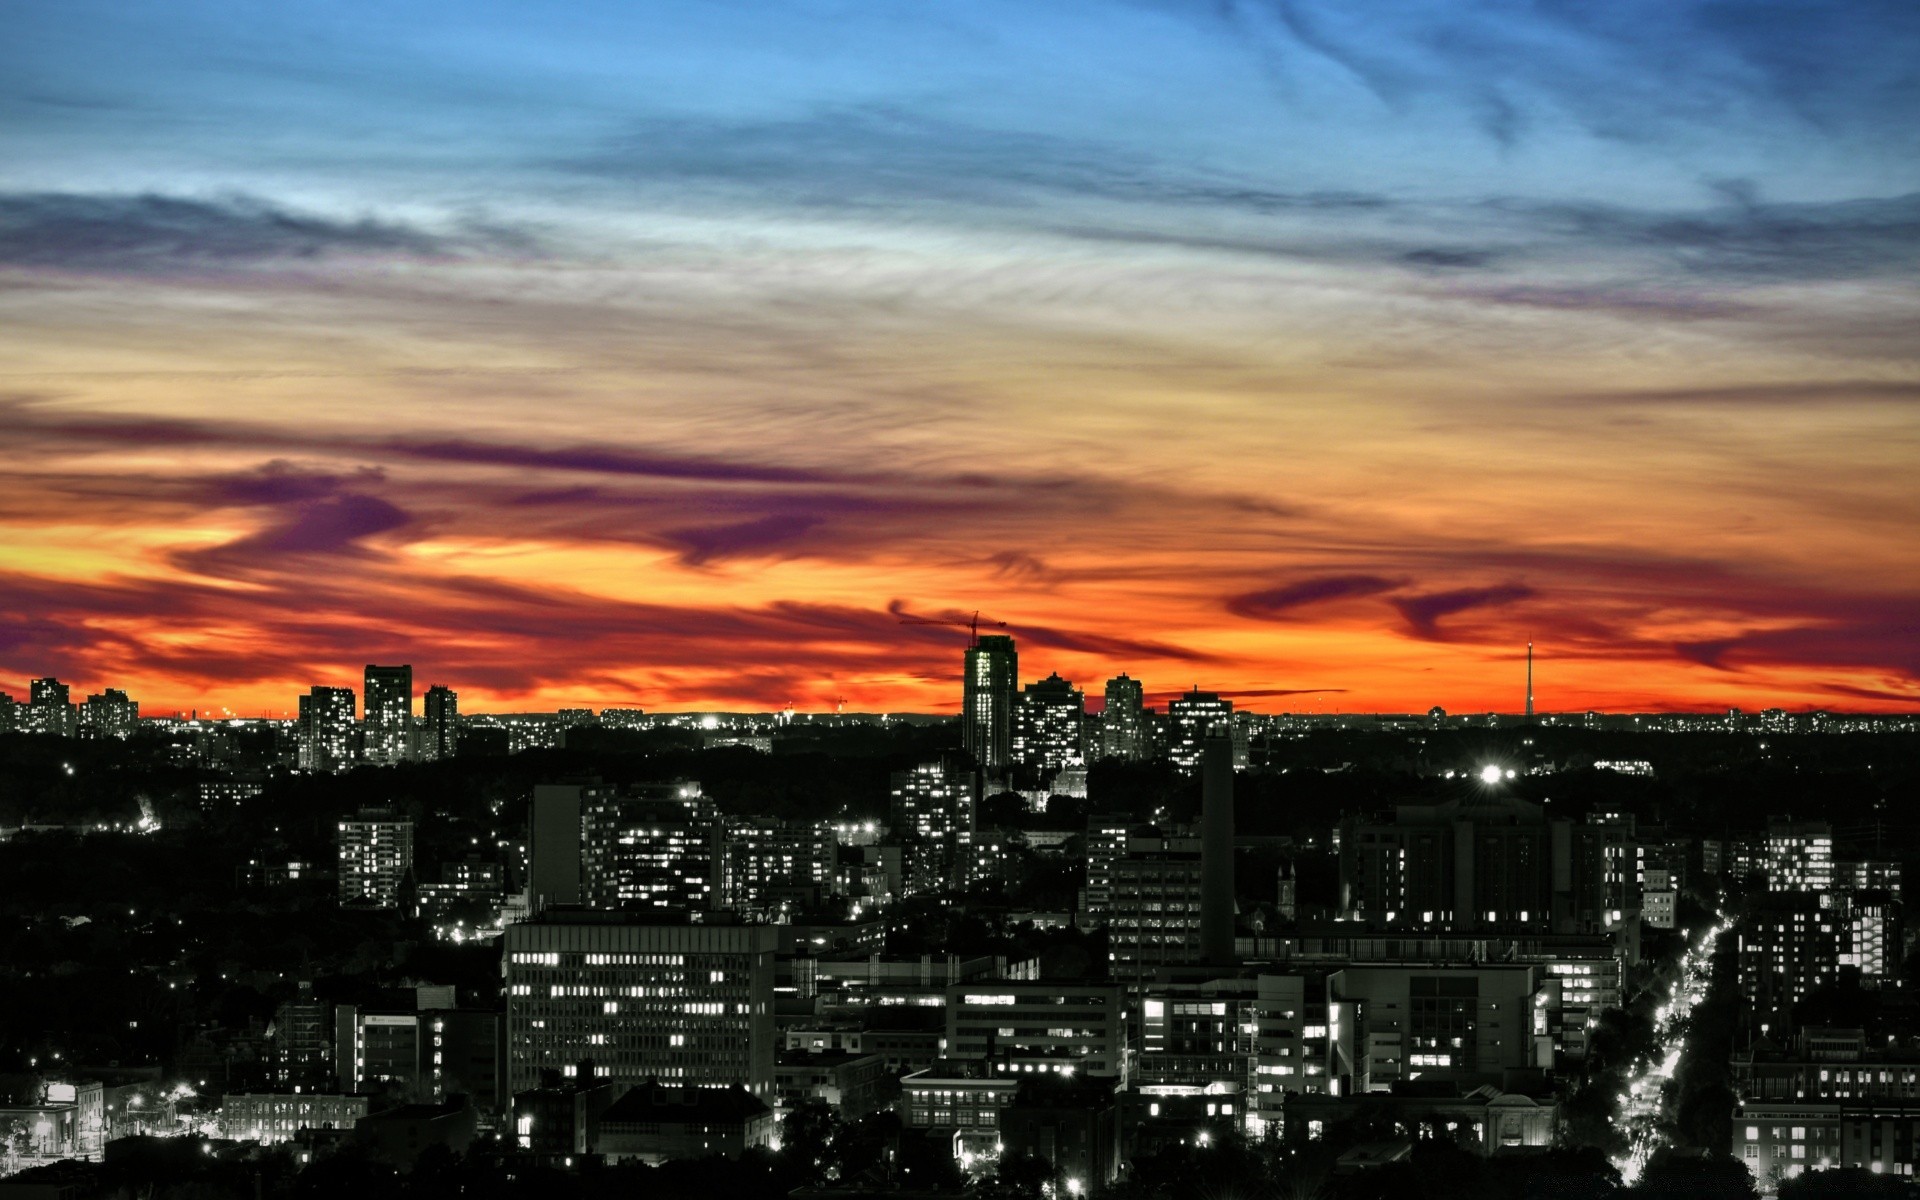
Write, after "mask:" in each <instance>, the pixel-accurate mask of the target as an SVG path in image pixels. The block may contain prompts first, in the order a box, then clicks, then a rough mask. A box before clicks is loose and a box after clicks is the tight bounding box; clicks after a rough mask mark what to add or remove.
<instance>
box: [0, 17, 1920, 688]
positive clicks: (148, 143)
mask: <svg viewBox="0 0 1920 1200" xmlns="http://www.w3.org/2000/svg"><path fill="white" fill-rule="evenodd" d="M1868 7H1883V6H1873V5H1869V6H1868ZM1885 7H1886V15H1885V16H1884V18H1883V20H1882V21H1881V22H1880V23H1879V28H1878V30H1877V31H1876V32H1875V33H1874V35H1873V36H1872V37H1871V38H1869V37H1868V36H1867V35H1866V32H1865V31H1866V30H1867V29H1868V28H1869V26H1868V24H1867V23H1865V22H1862V23H1860V25H1859V26H1858V28H1859V29H1860V31H1861V32H1860V34H1859V36H1858V37H1856V36H1855V35H1854V34H1851V33H1849V32H1848V30H1847V28H1845V26H1846V23H1845V22H1828V21H1824V20H1821V19H1820V12H1819V9H1818V8H1817V7H1809V8H1806V9H1804V10H1796V9H1794V8H1793V7H1792V6H1784V7H1782V6H1770V7H1767V8H1765V9H1764V10H1762V9H1758V8H1756V9H1755V10H1754V11H1753V12H1745V11H1740V10H1743V9H1744V8H1745V6H1742V5H1733V6H1712V7H1710V6H1697V5H1691V4H1681V5H1671V4H1661V5H1653V4H1645V5H1642V4H1623V5H1617V6H1602V7H1600V8H1599V9H1595V10H1592V11H1587V10H1584V9H1580V8H1567V9H1565V10H1564V11H1562V10H1560V9H1559V8H1557V7H1556V6H1545V7H1544V8H1539V9H1537V10H1536V8H1534V7H1525V8H1521V7H1513V8H1509V7H1508V6H1499V5H1474V6H1454V5H1450V4H1439V3H1420V2H1408V3H1399V4H1391V5H1386V6H1383V7H1381V8H1380V9H1379V10H1378V11H1377V12H1376V11H1372V9H1371V6H1369V10H1368V12H1367V14H1366V15H1365V16H1364V17H1363V15H1362V11H1361V10H1360V9H1355V8H1353V7H1351V6H1343V5H1337V4H1311V3H1309V4H1299V5H1291V4H1289V5H1273V6H1266V5H1257V4H1247V5H1241V4H1227V5H1214V4H1198V3H1196V4H1183V3H1171V2H1169V3H1151V2H1142V3H1134V4H1100V5H1093V4H1089V5H1060V6H1041V5H1031V4H1018V5H997V4H985V5H966V6H958V7H953V8H947V9H942V10H939V11H937V12H936V11H934V10H926V9H920V8H917V7H915V6H907V7H905V8H900V9H891V8H886V7H884V6H882V7H873V8H860V7H856V8H855V9H853V10H846V9H842V8H840V7H838V6H831V5H821V6H818V7H815V6H807V5H787V6H781V7H779V8H778V9H768V8H764V7H755V6H743V7H735V6H733V5H729V4H710V5H709V4H703V5H686V6H681V5H678V4H669V5H635V6H627V5H599V4H585V5H569V6H565V7H564V8H560V7H555V8H549V9H545V10H542V12H543V16H542V19H541V20H539V21H532V20H529V19H527V18H526V17H525V15H524V14H521V15H518V16H516V14H515V10H514V9H513V8H510V7H506V6H479V7H477V8H469V7H467V6H443V5H439V4H434V3H417V4H402V5H397V6H393V7H381V8H378V9H367V10H363V11H361V12H359V13H357V14H353V15H350V14H348V13H347V12H345V11H344V10H335V9H333V8H330V7H327V6H322V7H321V8H318V9H308V8H305V7H301V6H294V7H291V8H286V9H284V10H281V9H274V10H270V11H267V10H256V8H254V7H253V6H227V5H220V4H205V5H199V4H195V5H178V6H175V5H167V6H146V7H139V8H137V9H136V10H133V11H127V10H125V9H123V7H122V6H118V5H113V6H108V5H98V6H96V5H90V4H86V3H78V4H75V3H63V4H58V5H53V4H29V5H26V6H24V7H21V8H18V9H16V11H15V12H14V13H13V14H12V15H11V16H10V18H9V25H10V27H11V33H10V36H9V37H7V38H6V39H0V147H4V149H5V151H6V152H5V153H4V154H3V155H0V346H3V347H4V350H5V353H4V355H0V363H4V365H3V366H0V442H3V443H4V447H5V451H6V453H5V457H4V466H3V467H0V690H6V691H11V692H14V693H16V694H19V693H20V692H21V691H22V690H23V687H24V684H25V682H26V680H27V679H28V678H29V677H32V676H38V675H58V676H60V677H61V678H63V679H67V680H69V681H71V682H73V683H74V684H75V685H76V688H77V689H90V688H97V687H100V686H104V685H108V684H111V685H113V686H119V687H124V688H125V689H126V690H127V691H129V692H130V693H132V694H133V695H134V696H136V697H137V698H139V699H140V700H141V701H142V703H143V705H144V707H145V708H146V710H147V711H148V712H152V713H158V712H164V711H171V710H175V709H189V708H195V707H199V708H210V707H213V706H216V705H220V706H227V707H231V708H232V709H234V710H235V711H240V712H246V713H259V712H273V713H276V714H280V713H286V712H288V711H289V710H290V709H291V708H292V706H293V703H294V697H295V695H296V694H297V693H298V692H300V691H303V690H305V689H306V688H307V687H309V686H310V685H313V684H316V683H335V684H340V685H343V686H354V685H355V683H356V681H357V680H358V678H359V672H360V669H361V666H362V665H363V664H364V663H367V662H409V663H412V664H413V666H414V678H415V679H416V680H419V681H420V683H421V684H422V686H424V685H425V684H428V683H445V684H448V685H451V686H454V687H456V688H458V689H459V691H460V695H461V700H462V704H463V706H464V707H465V708H466V709H468V710H469V711H483V710H487V709H513V708H545V709H551V708H554V707H556V706H560V705H588V706H594V707H598V706H601V705H608V704H611V705H642V706H645V707H647V708H649V709H659V710H672V709H698V708H711V707H739V708H749V707H750V708H775V707H780V706H784V705H786V704H789V703H791V704H793V705H795V706H797V707H799V708H801V709H811V710H816V711H817V710H829V711H830V710H832V709H833V707H834V706H835V702H836V701H837V700H840V699H842V698H844V701H845V704H846V707H847V708H849V709H859V710H913V711H927V712H951V711H953V710H954V709H955V708H956V706H957V704H958V701H959V683H958V680H959V672H960V651H961V647H962V645H963V644H964V641H965V636H966V635H965V633H964V631H961V630H958V629H953V628H943V627H939V626H925V625H903V624H901V617H902V616H904V615H909V614H917V615H942V614H947V615H952V614H960V613H968V612H972V611H973V610H975V609H979V610H982V611H983V612H985V613H987V614H990V615H991V616H992V617H993V618H994V619H997V620H1001V621H1004V622H1006V625H1007V630H1006V632H1008V633H1011V634H1013V636H1014V637H1015V638H1016V639H1017V641H1018V643H1019V647H1020V656H1021V668H1022V674H1023V676H1027V677H1033V678H1038V677H1040V676H1043V675H1045V674H1046V673H1048V672H1049V671H1058V672H1059V673H1060V674H1062V675H1064V676H1066V677H1067V678H1069V679H1072V680H1075V681H1077V682H1078V683H1080V684H1081V685H1082V686H1085V687H1087V688H1088V689H1089V690H1090V691H1091V692H1096V693H1097V691H1098V687H1099V682H1100V681H1101V680H1103V679H1105V678H1106V677H1108V676H1110V675H1113V674H1117V673H1118V672H1120V671H1123V670H1124V671H1127V672H1129V673H1130V674H1132V675H1134V676H1135V677H1137V678H1141V679H1143V680H1145V682H1146V685H1147V689H1148V698H1149V701H1150V702H1152V701H1155V700H1156V699H1157V700H1158V701H1159V702H1162V703H1164V699H1165V697H1166V696H1168V695H1170V694H1172V693H1175V692H1177V691H1180V690H1183V689H1185V688H1187V687H1190V686H1192V685H1195V684H1198V685H1200V686H1201V687H1204V688H1211V689H1215V690H1218V691H1220V692H1221V693H1223V694H1225V695H1228V696H1230V697H1232V698H1233V699H1235V701H1236V702H1237V703H1238V704H1241V705H1243V706H1246V707H1251V708H1253V709H1256V710H1261V711H1275V712H1278V711H1296V712H1298V711H1333V710H1341V711H1424V710H1425V709H1426V708H1427V707H1429V706H1431V705H1435V704H1438V705H1444V706H1445V707H1447V708H1448V709H1450V710H1454V711H1485V710H1488V709H1500V710H1502V711H1516V710H1518V709H1519V708H1520V706H1521V704H1522V702H1523V698H1524V691H1523V688H1524V676H1523V672H1524V659H1525V653H1526V651H1525V647H1526V643H1527V642H1528V641H1529V640H1530V639H1531V640H1532V641H1533V642H1535V643H1536V645H1537V647H1538V649H1537V660H1536V694H1537V697H1538V704H1539V708H1540V710H1541V711H1543V712H1554V711H1572V710H1586V709H1588V708H1600V709H1614V710H1619V709H1629V710H1640V709H1653V708H1658V709H1674V708H1692V709H1711V708H1716V707H1724V706H1728V705H1739V706H1743V707H1747V708H1764V707H1772V706H1785V707H1789V708H1809V707H1811V708H1824V709H1830V710H1835V711H1841V710H1901V711H1908V710H1913V709H1916V708H1920V636H1916V633H1917V630H1916V624H1917V623H1920V553H1917V551H1920V534H1917V533H1916V531H1917V530H1920V485H1916V482H1915V481H1916V479H1917V478H1920V373H1917V372H1916V369H1915V364H1916V361H1917V360H1916V349H1920V338H1917V337H1916V332H1915V331H1916V330H1920V287H1916V280H1917V279H1920V270H1917V268H1920V235H1917V234H1916V230H1920V144H1917V143H1920V132H1916V131H1917V130H1920V122H1917V121H1916V120H1915V118H1916V116H1920V91H1916V89H1915V87H1914V83H1913V74H1912V63H1913V61H1915V57H1914V56H1915V54H1916V52H1920V26H1916V24H1915V21H1914V19H1913V17H1912V14H1911V11H1909V10H1904V9H1903V10H1900V12H1896V11H1895V10H1894V8H1892V7H1890V6H1885ZM668 10H671V11H672V19H671V20H667V19H665V14H666V12H667V11H668ZM1901 13H1904V15H1901ZM1443 30H1444V32H1445V34H1446V36H1442V32H1443ZM1810 47H1811V48H1810ZM1466 48H1470V49H1471V51H1472V52H1473V54H1475V55H1477V56H1478V59H1477V61H1478V62H1479V63H1480V64H1481V67H1480V68H1479V69H1477V70H1476V71H1469V70H1468V69H1467V67H1466V65H1465V64H1464V62H1463V61H1462V59H1461V58H1460V55H1461V54H1463V53H1465V49H1466ZM1489 57H1491V59H1492V60H1493V61H1494V63H1495V64H1496V65H1499V66H1501V67H1502V69H1500V70H1498V71H1496V72H1495V79H1494V81H1493V82H1488V77H1487V75H1486V73H1485V70H1484V67H1485V63H1486V62H1487V60H1488V58H1489ZM1601 78H1604V79H1605V83H1604V84H1600V83H1597V82H1596V80H1599V79H1601ZM1629 126H1631V127H1632V128H1633V129H1634V131H1635V132H1634V133H1633V134H1632V135H1631V136H1628V135H1625V134H1622V133H1621V132H1620V130H1621V129H1623V128H1626V127H1629Z"/></svg>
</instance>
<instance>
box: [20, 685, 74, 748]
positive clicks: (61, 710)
mask: <svg viewBox="0 0 1920 1200" xmlns="http://www.w3.org/2000/svg"><path fill="white" fill-rule="evenodd" d="M27 688H28V701H27V728H28V730H29V731H31V732H33V733H42V734H47V735H49V736H51V737H76V736H78V735H79V732H80V717H79V714H78V713H77V712H75V711H74V707H73V699H72V696H71V694H70V692H69V691H68V688H67V685H66V684H64V683H61V682H60V681H59V680H58V679H54V678H53V677H51V676H48V677H47V678H45V679H36V680H34V681H33V682H32V683H30V684H28V685H27Z"/></svg>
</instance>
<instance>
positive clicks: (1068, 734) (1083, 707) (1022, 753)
mask: <svg viewBox="0 0 1920 1200" xmlns="http://www.w3.org/2000/svg"><path fill="white" fill-rule="evenodd" d="M1086 721H1087V702H1086V697H1085V696H1083V695H1082V694H1081V693H1080V691H1079V689H1078V688H1075V687H1074V686H1073V684H1072V683H1070V682H1069V681H1067V680H1065V679H1062V678H1060V676H1059V675H1058V674H1053V675H1049V676H1047V677H1046V678H1045V679H1041V680H1036V681H1035V682H1033V683H1030V684H1028V685H1027V686H1026V688H1025V689H1024V690H1022V691H1021V693H1020V699H1019V702H1018V703H1017V704H1016V705H1015V706H1014V714H1013V760H1014V761H1015V762H1016V763H1018V764H1020V765H1021V766H1023V767H1029V768H1031V769H1033V770H1035V771H1039V772H1041V773H1042V774H1043V775H1047V776H1051V775H1052V774H1053V773H1054V772H1057V771H1060V770H1062V769H1064V768H1066V767H1077V766H1081V765H1082V764H1084V763H1085V762H1086Z"/></svg>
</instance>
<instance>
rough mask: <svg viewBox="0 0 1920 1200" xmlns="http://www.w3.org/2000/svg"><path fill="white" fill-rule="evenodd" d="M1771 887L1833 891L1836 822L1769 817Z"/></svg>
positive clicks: (1768, 882) (1768, 851) (1786, 890)
mask: <svg viewBox="0 0 1920 1200" xmlns="http://www.w3.org/2000/svg"><path fill="white" fill-rule="evenodd" d="M1767 890H1768V891H1772V892H1831V891H1832V890H1833V826H1831V825H1829V824H1827V823H1826V822H1825V821H1793V820H1788V819H1782V818H1776V819H1774V820H1771V821H1768V822H1767Z"/></svg>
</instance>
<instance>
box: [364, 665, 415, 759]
mask: <svg viewBox="0 0 1920 1200" xmlns="http://www.w3.org/2000/svg"><path fill="white" fill-rule="evenodd" d="M363 695H364V703H365V706H366V707H365V715H364V718H363V722H364V729H363V732H364V734H365V737H364V742H365V745H364V747H363V750H364V753H365V754H366V758H367V761H368V762H370V763H378V764H381V765H383V766H387V765H391V764H393V763H399V762H405V761H406V760H407V757H408V755H407V742H408V737H409V735H410V734H411V733H412V728H413V668H412V667H410V666H400V667H376V666H374V665H373V664H372V663H369V664H367V673H366V681H365V686H364V688H363Z"/></svg>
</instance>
